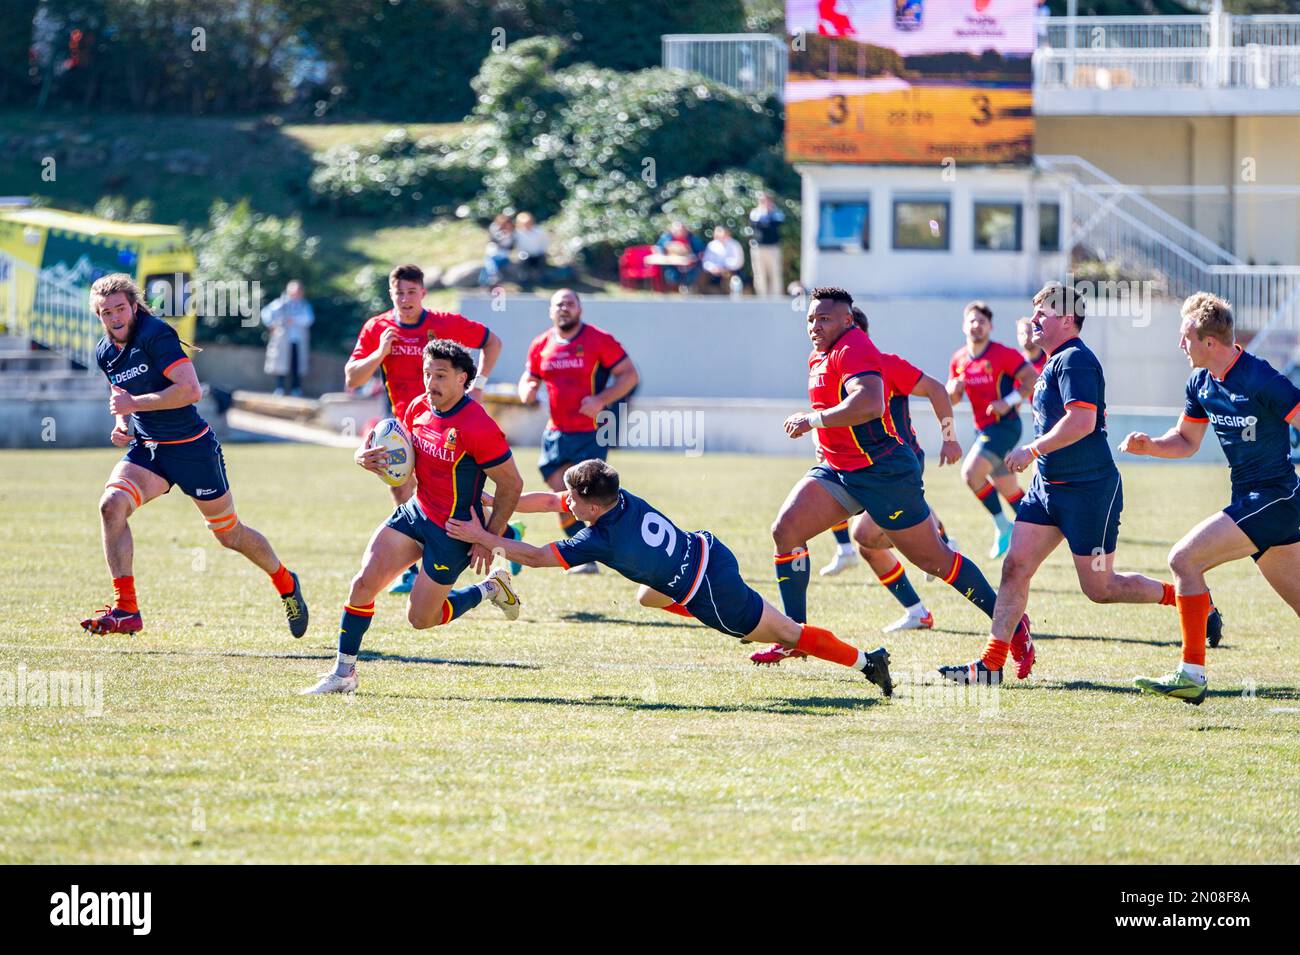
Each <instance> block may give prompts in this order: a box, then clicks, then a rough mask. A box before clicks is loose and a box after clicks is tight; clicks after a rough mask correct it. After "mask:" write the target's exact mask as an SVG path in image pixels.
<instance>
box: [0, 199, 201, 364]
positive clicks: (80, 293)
mask: <svg viewBox="0 0 1300 955" xmlns="http://www.w3.org/2000/svg"><path fill="white" fill-rule="evenodd" d="M195 265H196V262H195V259H194V252H193V250H192V249H191V248H190V247H189V245H187V244H186V242H185V236H184V233H183V232H182V231H181V229H180V228H179V227H177V226H169V225H151V224H145V223H135V222H116V221H114V220H112V219H100V218H98V217H96V216H88V215H81V214H79V213H75V212H64V211H61V210H59V209H49V208H26V207H20V206H10V207H4V206H0V324H3V325H4V326H5V331H6V332H7V333H8V334H11V335H24V336H27V337H29V338H31V340H32V341H34V342H36V343H38V344H40V345H43V346H45V347H46V348H50V349H53V350H55V351H59V352H62V353H64V354H67V355H69V356H70V357H72V358H73V359H74V360H76V361H78V362H80V363H82V364H84V365H87V366H90V365H92V364H93V359H94V353H95V343H96V342H97V341H99V338H100V336H101V335H103V328H102V326H101V325H100V324H99V321H98V319H96V318H95V316H94V315H92V314H91V312H90V305H89V302H88V300H87V294H86V290H87V289H88V288H89V286H90V284H91V283H92V282H94V281H95V279H97V278H99V277H100V276H102V275H107V274H108V273H110V272H125V273H127V274H128V275H130V276H132V277H134V278H135V280H136V283H137V284H138V285H139V286H140V287H141V288H143V289H144V291H145V296H146V298H147V299H148V301H149V305H150V307H151V309H152V310H153V312H154V314H156V315H159V316H162V317H163V318H165V319H166V320H167V321H168V322H169V323H170V324H171V325H172V327H173V328H175V329H176V331H177V333H178V334H179V335H180V337H181V339H182V340H183V341H187V342H192V341H194V326H195V317H194V316H195V309H194V303H193V302H192V301H190V300H189V288H190V282H191V281H192V279H193V275H194V268H195Z"/></svg>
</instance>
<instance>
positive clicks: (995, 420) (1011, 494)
mask: <svg viewBox="0 0 1300 955" xmlns="http://www.w3.org/2000/svg"><path fill="white" fill-rule="evenodd" d="M962 330H963V331H964V332H965V333H966V344H965V346H964V347H962V348H959V349H958V350H957V351H956V352H955V353H954V354H953V356H952V361H951V362H949V364H948V395H949V397H951V398H952V403H953V404H957V403H958V402H959V401H961V399H962V395H966V396H967V397H968V398H970V403H971V411H972V413H973V414H974V416H975V443H974V444H973V445H971V449H970V451H969V452H967V454H966V460H965V461H963V462H962V466H961V475H962V478H964V479H965V481H966V486H967V487H969V488H970V489H971V492H972V493H973V494H974V495H975V496H976V497H977V498H978V499H979V501H980V503H981V504H983V505H984V508H985V510H987V511H988V512H989V516H990V517H992V518H993V525H994V531H993V546H992V547H990V548H989V556H990V557H992V558H995V559H996V558H998V557H1001V556H1002V555H1003V554H1005V553H1006V552H1007V546H1008V545H1009V544H1010V543H1011V525H1012V521H1013V520H1014V517H1015V512H1016V507H1017V505H1019V503H1020V500H1021V498H1023V497H1024V492H1022V491H1021V490H1020V485H1019V484H1018V483H1017V482H1016V479H1015V476H1014V475H1012V474H1010V473H1009V472H1008V471H1007V469H1006V466H1005V465H1004V464H1003V460H1002V459H1003V458H1004V457H1005V456H1006V454H1007V452H1008V451H1010V450H1011V449H1012V448H1014V447H1015V446H1016V442H1018V441H1019V440H1020V428H1021V426H1020V413H1019V412H1018V411H1017V410H1016V406H1017V405H1019V404H1020V402H1021V401H1022V400H1024V399H1025V398H1028V397H1030V396H1031V395H1032V394H1033V391H1034V380H1035V379H1036V378H1037V377H1038V375H1037V373H1036V372H1035V371H1034V369H1033V366H1032V365H1030V364H1029V363H1028V362H1027V361H1025V358H1024V356H1023V355H1021V354H1020V353H1019V352H1018V351H1016V350H1015V349H1014V348H1008V347H1007V346H1006V345H1003V344H1002V343H1001V342H995V341H992V340H991V339H990V337H989V336H990V334H991V333H992V331H993V310H992V309H990V308H989V307H988V306H987V305H986V304H984V303H983V302H971V303H970V304H969V305H967V306H966V311H965V312H964V313H963V318H962ZM999 494H1001V495H1002V496H1003V497H1004V498H1006V501H1007V503H1008V504H1010V505H1011V514H1012V518H1011V519H1008V518H1007V516H1006V514H1004V513H1003V512H1002V503H1001V502H1000V501H999V500H998V495H999Z"/></svg>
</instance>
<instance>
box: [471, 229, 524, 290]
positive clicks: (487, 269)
mask: <svg viewBox="0 0 1300 955" xmlns="http://www.w3.org/2000/svg"><path fill="white" fill-rule="evenodd" d="M514 243H515V224H514V222H513V221H512V220H511V218H510V217H509V216H508V215H506V214H505V213H504V212H503V213H501V214H500V215H498V216H497V217H496V218H495V219H493V220H492V224H491V225H490V226H488V244H487V255H486V257H485V258H484V260H483V271H482V272H480V273H479V277H478V284H479V285H495V284H496V283H498V282H500V281H501V279H502V278H503V277H504V275H503V273H504V272H505V270H506V267H507V266H509V264H510V250H511V249H512V248H513V247H514Z"/></svg>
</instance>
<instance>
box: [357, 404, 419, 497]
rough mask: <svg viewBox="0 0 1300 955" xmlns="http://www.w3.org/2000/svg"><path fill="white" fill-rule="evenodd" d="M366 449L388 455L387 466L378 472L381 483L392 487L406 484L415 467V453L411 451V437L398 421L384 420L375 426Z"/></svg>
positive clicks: (393, 419) (394, 419)
mask: <svg viewBox="0 0 1300 955" xmlns="http://www.w3.org/2000/svg"><path fill="white" fill-rule="evenodd" d="M366 447H368V448H383V449H384V451H385V452H387V454H388V464H386V465H385V466H384V469H383V470H382V471H380V472H379V479H380V480H381V481H383V482H384V483H385V484H388V485H391V486H393V487H398V486H400V485H402V484H405V483H406V479H407V478H409V477H410V476H411V468H413V467H414V466H415V452H414V451H413V450H412V449H411V437H410V435H408V434H407V433H406V429H405V428H403V427H402V423H401V422H400V421H398V420H397V419H396V418H385V419H384V420H383V421H381V422H379V424H377V425H375V427H374V429H373V430H372V431H371V432H370V438H369V440H367V441H366Z"/></svg>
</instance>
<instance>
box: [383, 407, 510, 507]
mask: <svg viewBox="0 0 1300 955" xmlns="http://www.w3.org/2000/svg"><path fill="white" fill-rule="evenodd" d="M402 424H403V425H405V426H406V433H407V434H409V435H410V436H411V447H412V448H413V449H414V451H415V480H416V488H415V496H416V500H417V501H418V502H419V504H420V510H422V511H424V516H425V517H427V518H428V519H429V520H431V521H433V523H435V524H437V525H438V526H439V527H445V526H446V524H447V519H448V518H449V517H454V518H456V520H458V521H463V520H465V519H466V518H468V517H469V514H470V510H471V509H474V511H475V513H477V512H478V511H479V508H478V507H477V505H478V503H479V499H480V498H481V497H482V494H483V485H484V484H485V483H486V482H487V477H486V476H485V475H484V473H483V472H484V471H486V470H487V469H488V468H494V467H496V466H497V465H498V464H501V463H502V462H504V461H505V460H507V459H508V458H509V457H510V445H509V444H507V443H506V436H505V435H504V434H502V433H501V429H500V428H499V427H497V423H496V422H495V421H493V420H492V418H491V417H490V416H489V415H488V413H487V412H486V411H484V410H483V406H482V405H480V404H479V403H478V402H477V401H473V400H471V399H470V397H469V396H468V395H466V396H465V397H463V398H461V399H460V401H459V402H457V403H456V404H455V405H454V406H453V407H452V408H451V410H449V411H439V410H438V409H437V408H435V407H433V405H432V404H431V403H430V401H429V396H428V395H427V394H423V395H420V396H419V397H418V398H416V399H415V400H414V401H412V402H411V403H410V404H409V405H408V406H407V408H406V415H405V416H404V417H403V418H402Z"/></svg>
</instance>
